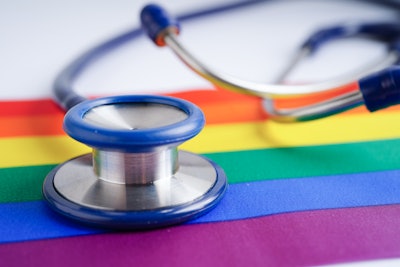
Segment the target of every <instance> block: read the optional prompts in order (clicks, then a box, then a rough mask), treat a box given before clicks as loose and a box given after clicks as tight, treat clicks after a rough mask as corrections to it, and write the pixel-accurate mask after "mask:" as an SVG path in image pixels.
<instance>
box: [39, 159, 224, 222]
mask: <svg viewBox="0 0 400 267" xmlns="http://www.w3.org/2000/svg"><path fill="white" fill-rule="evenodd" d="M205 159H206V160H207V161H209V162H210V164H211V165H212V166H213V167H214V168H215V171H216V175H217V178H216V182H215V184H214V185H213V186H212V188H211V189H210V190H208V192H206V193H205V194H204V195H202V196H201V197H199V198H197V199H195V200H193V201H190V202H188V203H184V204H181V205H177V206H172V207H165V208H159V209H154V210H144V211H118V210H115V211H113V210H102V209H95V208H91V207H86V206H82V205H79V204H77V203H74V202H72V201H70V200H68V199H66V198H64V197H63V196H62V195H60V193H59V192H58V191H57V189H56V188H55V187H54V176H55V175H56V173H57V171H58V170H59V169H60V168H61V167H62V164H61V165H59V166H58V167H56V168H54V169H53V170H52V171H51V172H50V173H49V174H48V175H47V177H46V179H45V181H44V183H43V196H44V197H45V199H46V200H47V203H48V204H49V205H50V207H51V208H52V209H53V210H55V211H57V212H58V213H60V214H61V215H64V216H66V217H68V218H70V219H73V220H75V221H78V222H80V223H83V224H87V225H90V226H97V227H102V228H110V229H121V230H127V229H152V228H159V227H164V226H169V225H174V224H180V223H183V222H185V221H188V220H193V219H195V218H197V217H200V216H202V215H203V214H205V213H207V212H209V211H210V210H212V209H213V208H214V207H215V206H216V205H217V204H218V202H219V201H220V200H221V199H222V197H223V195H224V193H225V191H226V189H227V186H228V183H227V178H226V175H225V173H224V171H223V170H222V168H221V167H219V166H218V165H217V164H215V163H214V162H213V161H211V160H209V159H207V158H205Z"/></svg>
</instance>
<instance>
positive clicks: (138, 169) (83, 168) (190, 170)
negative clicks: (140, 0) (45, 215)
mask: <svg viewBox="0 0 400 267" xmlns="http://www.w3.org/2000/svg"><path fill="white" fill-rule="evenodd" d="M203 125H204V116H203V114H202V112H201V111H200V109H199V108H197V107H196V106H195V105H193V104H191V103H189V102H187V101H184V100H180V99H176V98H171V97H163V96H143V95H141V96H118V97H107V98H100V99H95V100H90V101H85V102H82V103H80V104H78V105H76V106H74V107H73V108H72V109H70V110H69V111H68V113H67V114H66V117H65V120H64V129H65V131H66V132H67V133H68V134H69V135H70V136H71V137H72V138H74V139H76V140H78V141H80V142H83V143H85V144H87V145H88V146H90V147H92V149H93V152H92V153H91V154H86V155H83V156H80V157H77V158H74V159H72V160H69V161H67V162H65V163H63V164H61V165H59V166H58V167H56V168H55V169H54V170H52V171H51V172H50V173H49V174H48V175H47V177H46V179H45V182H44V185H43V195H44V197H45V199H46V200H47V202H48V203H49V205H50V207H51V208H53V209H54V210H56V211H57V212H59V213H61V214H63V215H65V216H67V217H69V218H72V219H75V220H78V221H80V222H84V223H87V224H91V225H96V226H100V227H107V228H116V229H146V228H155V227H162V226H167V225H172V224H177V223H181V222H184V221H187V220H190V219H193V218H196V217H198V216H200V215H202V214H204V213H206V212H208V211H209V210H210V209H211V208H213V207H214V206H215V205H216V204H217V202H218V201H219V200H220V199H221V197H222V195H223V194H224V192H225V189H226V187H227V179H226V176H225V174H224V172H223V170H222V169H221V168H220V167H219V166H218V165H216V164H215V163H214V162H212V161H210V160H209V159H206V158H204V157H202V156H199V155H196V154H193V153H190V152H186V151H180V150H178V149H177V147H178V145H179V144H181V143H183V142H185V141H186V140H188V139H190V138H192V137H194V136H195V135H197V134H198V133H199V132H200V131H201V129H202V128H203Z"/></svg>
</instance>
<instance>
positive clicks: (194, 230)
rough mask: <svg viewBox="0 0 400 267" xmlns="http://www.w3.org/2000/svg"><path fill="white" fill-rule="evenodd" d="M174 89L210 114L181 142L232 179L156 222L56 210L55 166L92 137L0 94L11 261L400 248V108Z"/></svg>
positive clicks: (137, 262)
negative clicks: (83, 137)
mask: <svg viewBox="0 0 400 267" xmlns="http://www.w3.org/2000/svg"><path fill="white" fill-rule="evenodd" d="M172 95H173V96H176V97H180V98H183V99H187V100H189V101H191V102H193V103H195V104H197V105H198V106H199V107H200V108H201V109H202V110H203V111H204V113H205V115H206V120H207V124H206V126H205V128H204V130H203V131H202V132H201V133H200V134H199V135H198V136H197V137H195V138H194V139H192V140H190V141H188V142H187V143H185V144H184V145H182V147H181V149H185V150H189V151H192V152H196V153H201V154H204V155H205V156H207V157H209V158H211V159H212V160H214V161H215V162H217V163H218V164H219V165H220V166H221V167H222V168H223V169H224V170H225V172H226V174H227V176H228V180H229V188H228V190H227V193H226V195H225V197H224V198H223V200H222V201H221V203H220V204H219V205H218V206H217V207H216V208H215V209H214V210H212V211H211V212H210V213H208V214H206V215H205V216H203V217H200V218H198V219H196V220H194V221H190V222H188V223H186V224H183V225H177V226H173V227H167V228H163V229H156V230H151V231H143V232H140V231H130V232H112V231H109V230H104V229H97V228H90V227H86V226H83V225H80V224H77V223H75V222H72V221H70V220H68V219H65V218H63V217H61V216H59V215H57V214H55V213H54V212H53V211H51V210H50V209H49V208H48V207H47V206H46V203H45V202H44V201H43V199H42V195H41V187H42V183H43V180H44V178H45V176H46V175H47V173H48V172H49V171H50V170H51V169H52V168H54V167H55V166H56V165H57V164H59V163H61V162H63V161H65V160H67V159H69V158H71V157H74V156H78V155H80V154H83V153H88V152H90V149H89V148H88V147H85V146H84V145H82V144H79V143H77V142H76V141H74V140H72V139H71V138H69V137H68V136H66V135H65V134H64V133H63V131H62V126H61V124H62V119H63V111H62V110H61V109H59V108H58V107H57V105H56V104H55V103H54V102H53V101H52V100H50V99H39V100H38V99H36V100H25V101H3V102H0V147H1V149H0V214H1V216H0V265H1V266H74V265H76V264H80V265H86V266H120V265H124V266H127V265H131V266H288V265H296V266H299V265H300V266H303V265H320V264H332V263H340V262H353V261H364V260H373V259H387V258H395V257H400V242H399V240H400V228H399V225H400V139H399V137H400V123H399V118H400V108H398V107H394V108H390V109H387V110H384V111H381V112H377V113H373V114H370V113H368V112H367V111H366V110H365V109H364V108H358V109H355V110H353V111H350V112H347V113H344V114H341V115H337V116H334V117H331V118H326V119H322V120H318V121H313V122H305V123H298V124H279V123H275V122H273V121H270V120H268V116H267V115H266V114H265V113H264V112H263V111H262V109H261V105H260V100H259V99H257V98H254V97H250V96H243V95H238V94H235V93H231V92H226V91H222V90H213V91H212V90H195V91H189V92H186V93H176V94H172Z"/></svg>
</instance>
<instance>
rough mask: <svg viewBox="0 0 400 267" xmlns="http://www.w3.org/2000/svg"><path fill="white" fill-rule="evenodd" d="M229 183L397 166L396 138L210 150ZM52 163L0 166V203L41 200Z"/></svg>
mask: <svg viewBox="0 0 400 267" xmlns="http://www.w3.org/2000/svg"><path fill="white" fill-rule="evenodd" d="M205 156H207V157H209V158H211V159H212V160H214V161H215V162H217V163H218V164H219V165H220V166H221V167H222V168H224V170H225V172H226V174H227V176H228V179H229V182H230V183H241V182H251V181H258V180H268V179H282V178H296V177H312V176H324V175H334V174H349V173H358V172H370V171H383V170H394V169H400V140H397V139H396V140H384V141H373V142H362V143H349V144H339V145H325V146H308V147H295V148H276V149H262V150H249V151H235V152H224V153H212V154H206V155H205ZM53 167H54V165H44V166H31V167H18V168H3V169H0V185H1V186H0V202H17V201H31V200H38V199H41V197H42V196H41V188H42V183H43V180H44V178H45V176H46V175H47V173H48V172H49V171H50V170H51V169H52V168H53Z"/></svg>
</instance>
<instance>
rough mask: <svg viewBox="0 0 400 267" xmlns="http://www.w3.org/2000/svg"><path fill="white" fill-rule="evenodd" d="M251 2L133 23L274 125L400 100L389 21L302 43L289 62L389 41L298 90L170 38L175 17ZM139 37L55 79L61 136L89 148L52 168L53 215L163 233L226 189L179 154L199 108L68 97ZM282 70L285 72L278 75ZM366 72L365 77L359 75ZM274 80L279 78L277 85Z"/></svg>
mask: <svg viewBox="0 0 400 267" xmlns="http://www.w3.org/2000/svg"><path fill="white" fill-rule="evenodd" d="M258 2H262V1H259V0H255V1H246V2H239V3H234V4H229V5H226V6H223V7H217V8H212V9H209V10H206V11H199V12H195V13H192V14H188V15H184V16H180V17H178V19H175V18H173V17H170V16H169V15H168V13H167V12H166V11H165V10H164V9H162V8H161V7H160V6H158V5H148V6H146V7H145V8H144V9H143V10H142V13H141V21H142V24H143V27H144V29H145V31H146V32H147V34H148V35H149V36H150V38H151V39H152V40H153V41H154V42H155V43H156V44H157V45H160V46H163V45H168V46H169V47H170V48H171V49H172V50H173V51H174V52H175V53H176V54H177V55H178V56H179V58H180V59H181V60H183V61H184V62H185V64H187V65H188V66H189V67H190V68H191V69H192V70H194V71H195V72H196V73H198V74H199V75H201V76H202V77H204V78H205V79H207V80H209V81H210V82H212V83H213V84H215V85H216V86H218V87H222V88H226V89H229V90H234V91H238V92H242V93H245V94H250V95H254V96H257V97H261V98H263V99H264V108H265V110H266V111H267V112H268V113H269V115H270V118H271V119H273V120H277V121H282V122H296V121H305V120H312V119H316V118H321V117H325V116H329V115H332V114H336V113H338V112H342V111H344V110H347V109H350V108H353V107H355V106H358V105H361V104H365V105H366V106H367V108H368V109H369V110H371V111H375V110H378V109H381V108H385V107H387V106H390V105H394V104H398V103H400V89H399V87H400V86H399V85H400V68H398V67H390V66H391V65H393V64H395V63H396V62H397V61H398V59H399V54H400V46H399V43H397V37H398V36H399V35H400V26H399V25H398V24H396V23H387V22H384V23H370V24H361V25H358V26H357V27H355V26H354V25H352V26H351V27H350V26H349V27H347V26H339V27H333V28H329V29H324V30H321V31H319V32H317V33H316V34H315V35H313V36H312V37H311V38H310V39H309V40H308V41H307V42H305V43H304V45H303V46H302V47H301V49H300V53H299V56H298V58H297V59H296V60H295V61H294V62H293V63H292V65H295V62H296V61H297V60H298V59H299V58H301V57H303V56H306V55H307V54H309V53H312V52H313V51H315V50H316V49H317V48H318V47H319V46H320V45H321V44H323V43H324V42H326V41H329V40H331V39H335V38H343V37H348V36H354V35H363V36H367V37H368V38H374V39H378V40H381V41H384V42H387V43H389V45H388V53H387V57H386V58H384V59H383V60H382V61H380V62H379V64H376V65H374V66H373V67H372V68H369V67H368V68H367V69H365V70H362V71H360V72H358V73H355V74H354V73H352V74H349V75H347V76H344V77H341V78H340V79H335V80H331V81H327V82H323V83H318V84H310V85H301V86H288V85H282V84H276V85H267V84H258V83H253V82H250V81H243V80H240V79H237V78H235V77H231V76H228V75H225V74H221V73H218V72H215V71H214V70H211V69H210V68H209V67H207V66H205V65H204V64H202V63H201V62H200V61H199V60H198V59H196V58H195V57H194V56H193V55H192V54H191V53H190V52H189V51H187V50H186V49H185V48H184V46H183V45H182V44H181V43H180V41H179V39H178V37H177V34H178V33H179V24H178V20H181V21H184V20H187V19H193V18H198V17H202V16H205V15H208V14H214V13H218V12H221V11H226V10H230V9H235V8H239V7H242V6H246V5H250V4H254V3H258ZM142 34H143V31H142V30H141V29H136V30H133V31H129V32H127V33H125V34H122V35H120V36H117V37H116V38H114V39H110V40H109V41H107V42H105V43H103V44H100V45H98V46H97V47H95V48H93V49H92V50H90V51H89V52H87V53H85V54H83V55H82V56H81V57H79V58H77V59H76V60H75V61H73V62H72V63H71V64H70V65H69V66H67V67H66V68H65V69H64V70H63V71H62V72H61V73H60V75H59V76H58V77H57V78H56V81H55V84H54V93H55V97H56V100H57V102H58V103H59V104H60V106H62V107H63V108H64V109H65V110H67V114H66V116H65V119H64V130H65V131H66V132H67V133H68V134H69V135H70V136H71V137H72V138H74V139H76V140H78V141H80V142H83V143H85V144H86V145H88V146H89V147H91V148H92V153H91V154H87V155H83V156H79V157H77V158H74V159H71V160H69V161H67V162H65V163H63V164H61V165H59V166H58V167H56V168H55V169H54V170H52V171H51V172H50V173H49V174H48V175H47V177H46V179H45V182H44V185H43V195H44V197H45V199H46V200H47V202H48V203H49V205H50V207H51V208H53V209H54V210H55V211H57V212H58V213H60V214H62V215H65V216H66V217H69V218H71V219H74V220H76V221H79V222H82V223H86V224H90V225H94V226H100V227H107V228H116V229H147V228H154V227H163V226H167V225H171V224H176V223H181V222H184V221H187V220H191V219H193V218H196V217H198V216H200V215H202V214H204V213H206V212H208V211H210V210H211V209H212V208H214V207H215V205H216V204H217V203H218V202H219V201H220V200H221V198H222V196H223V195H224V192H225V191H226V188H227V178H226V175H225V173H224V171H223V170H222V168H220V167H219V166H218V165H217V164H216V163H214V162H212V161H210V160H209V159H207V158H204V157H202V156H199V155H196V154H193V153H190V152H186V151H180V150H179V149H178V146H179V145H180V144H181V143H182V142H185V141H186V140H188V139H190V138H193V137H194V136H195V135H197V134H198V133H199V132H200V131H201V129H202V127H203V125H204V116H203V114H202V112H201V110H200V109H199V108H198V107H196V106H195V105H193V104H192V103H189V102H187V101H184V100H181V99H176V98H171V97H165V96H152V95H127V96H113V97H105V98H99V99H94V100H87V99H86V98H85V97H83V96H81V95H79V94H78V93H76V92H75V91H74V90H73V84H74V82H75V80H76V79H77V78H78V77H79V75H80V74H81V73H82V72H83V71H84V70H85V69H86V68H88V67H89V66H90V65H91V64H92V63H93V62H94V61H95V60H96V59H97V58H98V57H100V56H102V55H104V54H105V53H107V52H108V51H111V50H113V49H115V48H117V47H119V46H120V45H121V44H123V43H125V42H128V41H131V40H132V39H135V38H137V37H139V36H142ZM386 67H389V68H387V69H384V68H386ZM382 69H384V70H382ZM377 70H379V72H377V73H373V72H374V71H377ZM288 72H290V66H289V68H288V69H287V70H285V72H284V73H283V74H282V77H283V76H284V75H285V73H288ZM371 72H372V74H370V73H371ZM366 74H368V75H369V76H366V77H364V75H366ZM361 77H364V78H361ZM360 78H361V79H360ZM280 81H281V78H279V79H278V80H277V83H279V82H280ZM355 81H357V83H356V84H357V86H356V88H353V90H351V91H349V92H345V93H343V94H340V95H337V96H335V97H334V98H332V99H327V100H323V101H320V102H317V103H313V104H310V105H306V106H303V107H298V108H290V109H283V108H278V107H276V106H275V101H276V100H277V99H280V98H284V99H285V98H295V97H298V96H302V97H303V96H312V95H314V94H319V93H324V92H335V91H337V90H338V89H341V88H342V87H344V86H347V85H348V84H349V83H354V82H355Z"/></svg>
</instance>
